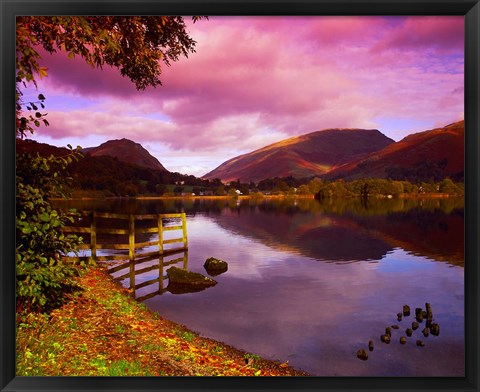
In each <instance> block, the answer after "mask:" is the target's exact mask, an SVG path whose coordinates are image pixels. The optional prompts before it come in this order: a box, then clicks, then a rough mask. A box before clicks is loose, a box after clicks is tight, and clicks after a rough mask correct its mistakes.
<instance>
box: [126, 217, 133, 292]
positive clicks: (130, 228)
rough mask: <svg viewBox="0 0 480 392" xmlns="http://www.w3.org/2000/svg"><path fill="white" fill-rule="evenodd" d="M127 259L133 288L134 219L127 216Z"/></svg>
mask: <svg viewBox="0 0 480 392" xmlns="http://www.w3.org/2000/svg"><path fill="white" fill-rule="evenodd" d="M128 259H129V261H130V287H132V288H134V287H135V218H134V216H133V215H132V214H130V215H128Z"/></svg>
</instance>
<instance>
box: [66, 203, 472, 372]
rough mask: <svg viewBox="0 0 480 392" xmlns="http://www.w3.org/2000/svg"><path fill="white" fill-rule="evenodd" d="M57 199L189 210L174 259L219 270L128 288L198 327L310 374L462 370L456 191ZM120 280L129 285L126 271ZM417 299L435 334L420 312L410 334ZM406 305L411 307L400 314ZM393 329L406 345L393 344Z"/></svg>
mask: <svg viewBox="0 0 480 392" xmlns="http://www.w3.org/2000/svg"><path fill="white" fill-rule="evenodd" d="M60 204H61V206H62V207H76V208H78V209H86V210H97V211H103V212H119V213H135V214H152V213H172V212H186V213H187V228H188V243H189V250H188V253H186V254H184V255H182V256H184V257H181V258H180V261H178V262H175V263H176V264H175V266H177V267H180V268H184V267H186V268H187V269H188V270H190V271H194V272H199V273H202V274H205V275H207V273H206V271H205V269H204V267H203V264H204V262H205V260H206V259H207V258H209V257H212V256H213V257H216V258H219V259H222V260H225V261H227V262H228V271H227V272H225V273H223V274H220V275H218V276H214V277H213V279H215V280H216V281H217V282H218V284H217V285H215V286H214V287H210V288H208V289H206V290H203V291H199V292H194V293H182V294H172V293H171V292H169V291H168V290H165V287H167V283H168V281H163V279H161V282H160V283H159V282H156V283H154V284H147V285H146V286H145V287H143V288H141V289H139V290H137V291H136V292H135V296H136V297H137V298H138V299H139V300H142V301H143V302H144V303H145V304H146V305H147V306H148V307H149V308H151V309H152V310H154V311H156V312H158V313H159V314H160V315H162V316H163V317H166V318H168V319H170V320H172V321H175V322H178V323H181V324H184V325H186V326H187V327H189V328H190V329H192V330H194V331H196V332H198V333H200V334H201V335H203V336H206V337H210V338H213V339H216V340H220V341H223V342H225V343H227V344H230V345H233V346H235V347H237V348H240V349H243V350H246V351H248V352H251V353H255V354H258V355H260V356H263V357H265V358H270V359H276V360H280V361H282V362H285V361H288V362H289V364H290V365H292V366H294V367H297V368H300V369H303V370H305V371H307V372H309V373H311V374H312V375H316V376H464V366H465V363H464V352H465V351H464V344H465V340H464V242H463V241H464V207H463V199H425V200H418V199H417V200H411V199H410V200H403V199H400V200H394V199H390V200H372V201H369V202H368V203H365V202H363V203H362V202H361V201H360V200H353V201H348V202H347V201H325V202H322V203H320V202H318V201H316V200H311V199H299V200H278V199H277V200H260V201H254V200H248V199H241V200H238V201H235V200H225V199H222V200H200V199H195V200H193V199H192V200H185V201H180V200H168V201H166V200H125V199H124V200H118V199H117V200H104V201H82V202H80V201H69V202H62V203H60ZM176 257H177V258H178V255H177V256H176ZM172 258H173V259H174V258H175V256H172V257H171V258H170V260H171V259H172ZM167 264H168V259H167V258H165V260H160V261H159V260H158V259H156V260H151V261H148V262H146V263H144V264H142V265H141V266H137V267H136V268H137V269H140V268H145V267H148V266H155V265H157V266H159V267H158V268H157V269H156V270H151V271H147V272H145V273H142V274H139V275H137V276H136V277H135V284H137V285H138V284H140V283H142V282H146V283H148V281H150V280H152V279H155V278H158V277H159V274H160V275H161V276H162V275H165V271H166V269H168V268H170V267H169V266H168V265H167ZM146 269H148V268H146ZM124 272H125V271H123V272H121V271H120V272H117V273H116V274H114V276H117V277H118V276H119V275H122V274H123V273H124ZM121 281H122V284H124V285H125V286H126V287H129V285H130V279H129V278H125V279H123V280H121ZM426 302H428V303H430V304H431V306H432V310H433V321H434V322H436V323H438V324H439V325H440V334H439V335H438V336H433V335H431V334H430V335H429V336H428V337H425V336H424V335H423V334H422V330H423V328H424V327H425V321H423V322H422V323H421V324H420V327H419V328H418V329H417V330H415V331H413V335H412V336H411V337H407V335H406V334H405V330H406V329H407V328H408V327H411V325H412V321H414V318H415V308H422V309H425V303H426ZM403 305H409V306H410V309H411V315H410V316H408V317H403V318H402V320H401V321H399V320H397V313H399V312H402V307H403ZM391 325H398V326H399V329H393V330H392V341H391V343H390V344H385V343H382V342H381V341H380V336H381V335H382V334H384V333H385V328H386V327H389V326H391ZM401 336H405V337H407V342H406V344H400V343H399V339H400V337H401ZM370 340H373V342H374V349H373V351H368V343H369V341H370ZM417 340H422V341H423V342H424V343H425V346H424V347H421V346H418V345H417V344H416V341H417ZM359 349H365V350H367V352H368V354H369V356H368V360H366V361H363V360H360V359H358V358H357V355H356V353H357V351H358V350H359Z"/></svg>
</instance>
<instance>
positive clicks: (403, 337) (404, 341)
mask: <svg viewBox="0 0 480 392" xmlns="http://www.w3.org/2000/svg"><path fill="white" fill-rule="evenodd" d="M405 343H407V338H406V337H405V336H402V337H401V338H400V344H405Z"/></svg>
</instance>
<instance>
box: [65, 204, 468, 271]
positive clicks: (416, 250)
mask: <svg viewBox="0 0 480 392" xmlns="http://www.w3.org/2000/svg"><path fill="white" fill-rule="evenodd" d="M58 204H59V206H61V207H62V208H67V207H75V208H78V209H88V210H95V211H102V212H121V213H135V214H156V213H174V212H186V213H187V214H188V215H189V216H195V215H196V214H198V213H201V214H205V215H207V216H209V217H211V218H212V219H215V220H216V221H217V223H218V224H219V225H220V226H222V227H223V228H225V229H226V230H229V231H231V232H233V233H237V234H240V235H244V236H247V237H249V238H254V239H256V240H259V241H262V242H263V243H265V244H268V245H269V246H275V247H277V248H278V249H282V250H284V251H294V252H300V253H302V254H304V255H305V256H308V257H312V258H315V259H317V260H324V261H329V262H338V263H344V262H354V261H361V260H370V261H379V260H381V259H383V258H384V257H385V255H386V254H388V253H389V252H392V251H393V250H394V249H396V248H402V249H404V250H406V251H407V252H410V253H412V254H414V255H419V256H424V257H428V258H430V259H433V260H437V261H446V262H448V263H450V264H452V265H459V266H463V265H464V216H463V215H464V207H463V206H464V201H463V199H462V198H439V199H435V198H429V199H372V200H368V201H365V200H362V199H348V200H330V199H327V200H324V201H322V202H319V201H316V200H312V199H288V198H279V199H268V200H267V199H238V200H236V199H225V198H218V199H199V198H197V199H194V198H192V199H184V200H181V199H157V200H150V199H146V200H138V199H111V200H86V201H78V200H76V201H62V202H58Z"/></svg>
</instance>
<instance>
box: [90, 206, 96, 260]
mask: <svg viewBox="0 0 480 392" xmlns="http://www.w3.org/2000/svg"><path fill="white" fill-rule="evenodd" d="M90 217H91V222H90V251H91V257H92V259H94V260H96V258H97V222H96V220H95V211H92V213H91V214H90Z"/></svg>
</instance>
